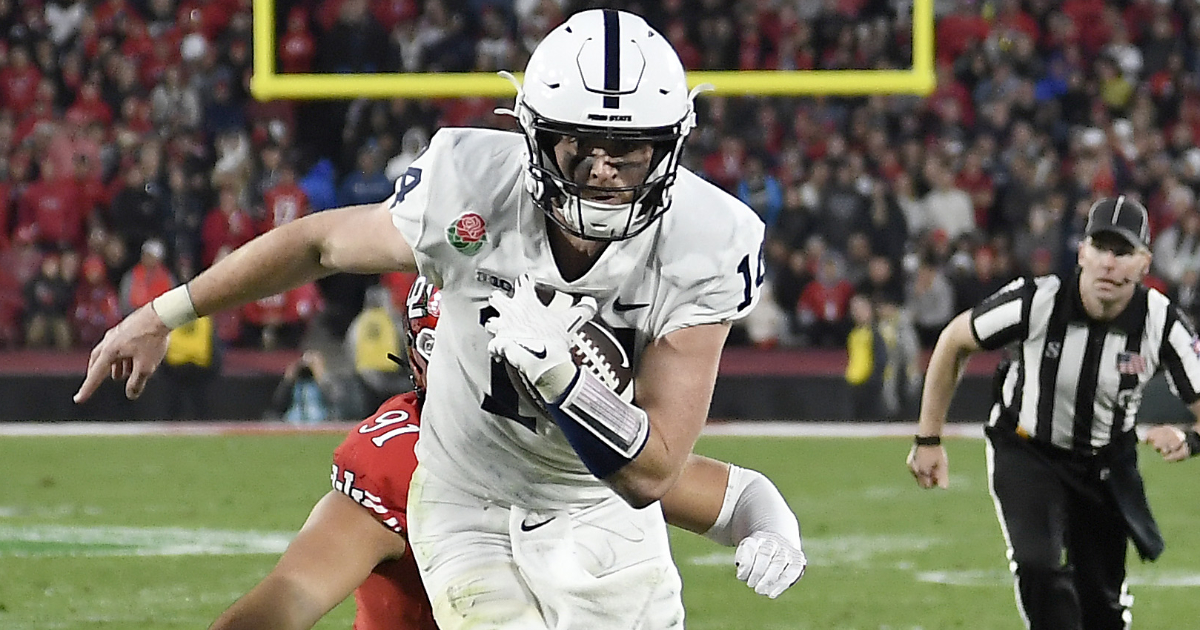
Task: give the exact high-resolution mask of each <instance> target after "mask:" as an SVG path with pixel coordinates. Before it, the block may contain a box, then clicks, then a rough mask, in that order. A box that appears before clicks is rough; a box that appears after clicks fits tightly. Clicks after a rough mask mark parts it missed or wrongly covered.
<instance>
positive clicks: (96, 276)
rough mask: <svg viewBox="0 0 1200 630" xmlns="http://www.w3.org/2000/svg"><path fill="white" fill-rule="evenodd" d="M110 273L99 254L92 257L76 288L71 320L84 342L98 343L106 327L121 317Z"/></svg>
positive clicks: (109, 326) (89, 344)
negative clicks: (109, 280)
mask: <svg viewBox="0 0 1200 630" xmlns="http://www.w3.org/2000/svg"><path fill="white" fill-rule="evenodd" d="M107 273H108V270H107V269H105V267H104V262H103V261H101V260H100V259H99V257H89V258H88V259H87V260H85V261H84V262H83V280H82V281H81V282H80V283H79V288H78V289H76V290H75V308H74V309H72V310H71V323H72V325H73V326H74V327H75V333H76V336H77V337H78V338H79V343H81V344H83V345H85V346H93V345H95V344H96V343H98V342H99V341H100V339H101V338H102V337H104V333H105V331H107V330H108V329H109V328H112V327H113V326H116V325H117V323H118V322H120V321H121V306H120V300H119V299H118V298H117V291H116V289H114V288H113V287H112V285H111V284H109V282H108V277H107Z"/></svg>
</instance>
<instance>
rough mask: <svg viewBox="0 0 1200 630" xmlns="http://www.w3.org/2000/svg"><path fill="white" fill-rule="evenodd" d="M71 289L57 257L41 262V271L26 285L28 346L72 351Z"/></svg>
mask: <svg viewBox="0 0 1200 630" xmlns="http://www.w3.org/2000/svg"><path fill="white" fill-rule="evenodd" d="M72 297H73V296H72V288H71V285H69V284H67V282H66V280H64V279H63V277H62V267H61V265H60V259H59V256H58V255H57V254H48V255H46V256H45V257H44V258H43V259H42V265H41V270H40V271H39V273H38V275H36V276H34V277H33V279H32V280H30V281H29V283H28V284H26V285H25V346H26V347H28V348H42V347H46V346H53V347H55V348H57V349H59V350H67V349H69V348H70V347H71V323H70V319H69V318H70V312H71V299H72Z"/></svg>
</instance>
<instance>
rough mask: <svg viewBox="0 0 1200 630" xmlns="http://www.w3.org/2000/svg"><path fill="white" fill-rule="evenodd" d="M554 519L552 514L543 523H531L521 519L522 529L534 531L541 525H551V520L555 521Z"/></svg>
mask: <svg viewBox="0 0 1200 630" xmlns="http://www.w3.org/2000/svg"><path fill="white" fill-rule="evenodd" d="M553 520H554V517H553V516H551V517H550V518H548V519H546V520H544V521H542V522H541V523H534V524H533V525H530V524H529V522H528V521H521V531H523V532H531V531H533V530H535V529H537V528H539V527H542V526H544V525H549V524H550V521H553Z"/></svg>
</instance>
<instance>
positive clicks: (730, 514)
mask: <svg viewBox="0 0 1200 630" xmlns="http://www.w3.org/2000/svg"><path fill="white" fill-rule="evenodd" d="M756 533H773V534H777V535H778V536H780V537H781V538H783V540H785V541H787V542H788V543H790V544H791V545H792V546H794V547H795V548H796V549H800V523H799V522H798V521H797V520H796V515H795V514H794V513H792V509H791V508H790V507H788V504H787V501H785V500H784V498H783V495H782V494H780V493H779V489H778V488H776V487H775V484H773V483H771V480H770V479H767V477H766V475H763V474H762V473H760V472H758V471H757V470H750V469H747V468H740V467H738V466H734V465H732V464H731V465H730V466H729V482H728V484H726V487H725V500H724V502H723V503H722V504H721V513H720V514H719V515H718V516H717V521H716V522H715V523H713V526H712V527H711V528H709V530H708V531H707V532H705V533H704V536H705V537H707V538H708V539H709V540H712V541H713V542H716V543H718V544H721V545H725V546H726V547H734V546H736V545H737V544H738V543H739V542H741V541H742V540H743V539H745V538H746V537H747V536H750V535H751V534H756Z"/></svg>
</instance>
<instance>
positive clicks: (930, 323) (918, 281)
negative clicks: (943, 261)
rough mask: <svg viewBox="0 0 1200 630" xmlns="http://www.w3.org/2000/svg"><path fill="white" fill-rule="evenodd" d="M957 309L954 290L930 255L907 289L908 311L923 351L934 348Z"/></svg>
mask: <svg viewBox="0 0 1200 630" xmlns="http://www.w3.org/2000/svg"><path fill="white" fill-rule="evenodd" d="M954 306H955V305H954V289H953V288H952V287H951V286H950V281H949V280H947V279H946V274H945V273H943V272H942V269H941V267H940V266H939V265H938V263H937V261H936V260H934V259H933V258H932V257H928V256H927V257H925V258H923V259H921V261H920V264H919V265H918V266H917V273H916V277H915V278H913V281H912V283H911V284H910V286H909V289H908V301H907V302H906V303H905V309H906V310H908V312H909V313H912V316H913V326H914V327H915V328H916V331H917V338H918V339H919V340H920V342H921V347H922V348H932V347H933V344H934V343H935V342H936V341H937V338H938V335H940V334H941V332H942V328H943V327H945V326H946V323H947V322H949V321H950V318H952V317H954V315H955V313H956V311H955V310H954Z"/></svg>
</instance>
